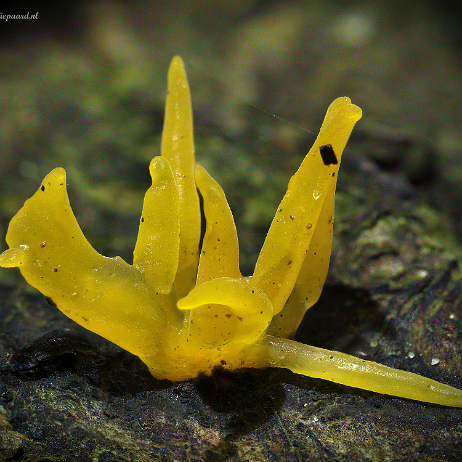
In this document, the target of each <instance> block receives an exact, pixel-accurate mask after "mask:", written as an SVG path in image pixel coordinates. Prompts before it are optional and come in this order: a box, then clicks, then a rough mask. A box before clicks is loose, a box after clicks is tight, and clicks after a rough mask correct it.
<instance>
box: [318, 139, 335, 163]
mask: <svg viewBox="0 0 462 462" xmlns="http://www.w3.org/2000/svg"><path fill="white" fill-rule="evenodd" d="M319 152H320V153H321V157H322V161H323V162H324V165H332V164H334V165H336V164H337V163H338V160H337V156H336V155H335V152H334V149H333V148H332V145H331V144H324V145H323V146H319Z"/></svg>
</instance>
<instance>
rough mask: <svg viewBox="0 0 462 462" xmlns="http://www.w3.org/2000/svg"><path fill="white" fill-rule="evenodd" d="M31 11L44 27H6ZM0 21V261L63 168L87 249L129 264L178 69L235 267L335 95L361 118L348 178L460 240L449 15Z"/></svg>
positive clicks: (259, 7)
mask: <svg viewBox="0 0 462 462" xmlns="http://www.w3.org/2000/svg"><path fill="white" fill-rule="evenodd" d="M451 5H452V6H451ZM27 12H29V13H30V14H36V13H38V18H37V19H29V20H26V19H14V20H13V19H9V20H6V15H8V14H11V15H17V14H27ZM2 15H3V16H2V17H0V38H1V40H0V174H1V176H2V181H1V182H0V210H1V214H0V239H1V242H2V244H1V247H2V249H3V248H5V247H6V245H5V244H4V235H5V233H6V229H7V225H8V222H9V220H10V219H11V217H12V216H13V215H14V214H15V213H16V212H17V210H18V209H19V208H20V207H21V205H22V203H23V202H24V200H25V199H27V198H28V197H29V196H30V195H31V194H33V193H34V192H35V190H36V189H37V188H38V186H39V184H40V182H41V180H42V179H43V177H44V176H45V174H47V173H48V172H49V171H50V170H51V169H52V168H54V167H57V166H62V167H64V168H65V169H66V171H67V174H68V185H69V193H70V196H71V204H72V206H73V208H74V211H75V213H76V215H77V218H78V220H79V223H80V224H81V226H82V228H83V229H84V232H85V234H86V235H87V236H88V238H89V240H90V242H92V244H94V245H95V247H96V248H97V249H98V250H99V251H100V252H102V253H105V254H107V255H110V256H112V255H115V254H120V255H122V256H123V257H124V258H126V259H127V260H129V261H130V259H131V252H132V249H133V245H134V242H135V239H136V233H137V228H138V223H139V221H138V220H139V216H140V210H141V204H142V198H143V194H144V192H145V190H146V189H147V187H148V185H149V174H148V168H147V165H148V162H149V160H150V159H151V158H152V157H153V156H154V155H158V154H159V146H160V134H161V130H162V121H163V106H164V99H165V91H166V74H167V69H168V65H169V62H170V60H171V58H172V56H174V55H176V54H179V55H181V56H182V57H183V59H184V61H185V65H186V69H187V72H188V77H189V80H190V86H191V92H192V99H193V108H194V116H195V138H196V150H197V159H198V161H199V162H200V163H201V164H203V165H204V166H205V167H206V168H207V169H209V170H210V172H211V173H212V175H214V176H215V177H216V178H217V179H218V181H219V182H220V183H221V184H222V185H223V187H224V189H225V192H226V194H227V196H228V199H229V201H230V205H231V208H232V210H233V212H234V214H235V217H236V221H237V223H238V228H239V231H240V235H241V245H242V246H243V249H244V254H248V255H253V254H254V253H255V252H257V251H258V247H259V245H260V244H261V240H262V238H263V237H264V234H265V230H266V228H267V227H268V225H269V222H270V220H271V218H272V216H273V214H274V210H275V207H276V205H277V203H278V202H279V200H280V198H281V197H282V194H283V193H284V190H285V188H286V186H287V180H288V178H289V176H290V175H291V174H293V173H294V171H295V170H296V168H297V167H298V165H299V164H300V162H301V160H302V158H303V156H304V155H305V154H306V152H307V151H308V149H309V147H310V145H311V144H312V142H313V141H314V139H315V136H316V133H317V131H318V130H319V127H320V124H321V122H322V119H323V117H324V114H325V111H326V109H327V107H328V105H329V104H330V103H331V102H332V100H333V99H335V98H336V97H338V96H349V97H350V98H351V99H352V101H353V102H354V103H355V104H357V105H359V106H360V107H361V108H362V109H363V119H362V120H361V121H360V122H359V123H358V124H357V128H356V129H355V132H354V135H353V137H352V140H351V142H350V144H349V146H348V147H347V150H346V156H347V157H346V158H349V159H350V163H353V164H354V165H355V166H356V168H357V169H358V170H361V169H363V170H368V171H370V170H371V169H372V170H374V169H377V171H379V172H381V171H385V172H391V174H392V175H394V178H398V179H399V181H400V182H401V184H402V185H403V188H411V189H412V190H413V191H417V192H418V193H419V194H422V195H423V197H424V198H425V200H427V201H428V202H429V203H431V204H433V205H434V206H435V207H437V208H438V209H439V210H442V211H444V212H446V213H447V214H448V215H449V216H450V217H451V220H452V221H453V226H454V230H455V232H456V233H458V235H459V236H460V235H461V232H462V214H461V209H462V208H461V207H460V204H461V198H462V156H461V153H462V130H461V128H462V111H461V108H462V92H461V88H462V72H461V59H462V56H461V44H462V29H461V28H460V24H461V19H462V18H461V7H457V6H456V7H455V6H454V3H453V2H441V1H440V2H437V1H430V0H427V1H420V2H403V1H397V0H389V1H386V2H385V1H383V2H381V1H379V2H377V1H368V2H367V1H366V2H359V1H334V0H325V1H283V0H280V1H278V0H272V1H262V0H220V1H218V0H197V1H194V2H167V1H164V2H162V1H131V2H129V1H75V0H74V1H71V2H61V3H60V4H56V5H55V4H53V5H52V4H47V5H46V6H45V5H38V4H37V3H34V2H25V3H23V4H21V5H19V4H17V5H16V4H14V3H13V4H10V5H9V6H8V7H4V8H3V9H2ZM339 181H340V182H347V181H348V178H347V177H346V176H345V175H343V176H342V172H341V175H340V180H339ZM245 258H246V257H245V255H244V257H243V259H244V265H246V266H247V265H248V266H251V259H252V257H249V261H246V260H245Z"/></svg>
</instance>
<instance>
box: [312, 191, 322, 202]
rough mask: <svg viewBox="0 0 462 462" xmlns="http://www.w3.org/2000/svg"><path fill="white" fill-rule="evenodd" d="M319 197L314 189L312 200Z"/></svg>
mask: <svg viewBox="0 0 462 462" xmlns="http://www.w3.org/2000/svg"><path fill="white" fill-rule="evenodd" d="M320 195H321V194H319V191H317V190H316V189H315V190H314V191H313V198H314V200H317V199H319V196H320Z"/></svg>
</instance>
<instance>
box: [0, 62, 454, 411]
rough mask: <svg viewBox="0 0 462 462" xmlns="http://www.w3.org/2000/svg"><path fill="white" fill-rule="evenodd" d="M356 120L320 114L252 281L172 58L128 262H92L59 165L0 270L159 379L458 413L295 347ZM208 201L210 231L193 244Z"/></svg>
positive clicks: (422, 382) (420, 393)
mask: <svg viewBox="0 0 462 462" xmlns="http://www.w3.org/2000/svg"><path fill="white" fill-rule="evenodd" d="M360 117H361V110H360V109H359V108H358V107H357V106H355V105H353V104H351V102H350V99H349V98H338V99H336V100H335V101H334V102H333V103H332V104H331V105H330V106H329V109H328V110H327V114H326V117H325V119H324V122H323V124H322V127H321V130H320V132H319V135H318V137H317V139H316V141H315V142H314V145H313V147H312V148H311V150H310V151H309V153H308V154H307V156H306V157H305V159H304V161H303V163H302V165H301V166H300V168H299V169H298V171H297V173H295V175H294V176H293V177H292V178H291V180H290V182H289V186H288V189H287V192H286V194H285V196H284V198H283V199H282V202H281V203H280V205H279V207H278V208H277V210H276V215H275V217H274V220H273V222H272V224H271V227H270V229H269V232H268V235H267V237H266V240H265V243H264V245H263V247H262V250H261V253H260V256H259V258H258V261H257V263H256V266H255V271H254V274H253V275H252V276H251V277H243V276H242V275H241V273H240V271H239V256H238V240H237V233H236V228H235V225H234V220H233V216H232V214H231V210H230V209H229V206H228V204H227V202H226V198H225V195H224V193H223V190H222V189H221V187H220V186H219V185H218V184H217V183H216V181H215V180H214V179H213V178H212V177H211V176H210V175H209V174H208V173H207V172H206V171H205V169H204V168H202V167H201V166H196V167H195V161H194V142H193V125H192V109H191V101H190V94H189V87H188V83H187V80H186V74H185V71H184V67H183V62H182V61H181V59H180V58H179V57H176V58H174V59H173V61H172V64H171V66H170V70H169V74H168V93H167V103H166V110H165V122H164V129H163V135H162V156H160V157H155V158H154V159H153V160H152V162H151V165H150V167H149V170H150V173H151V177H152V186H151V187H150V188H149V190H148V191H147V193H146V196H145V199H144V205H143V213H142V216H141V221H140V227H139V234H138V240H137V242H136V246H135V251H134V256H133V265H129V264H128V263H126V262H125V261H123V260H122V259H121V258H120V257H115V258H107V257H104V256H102V255H100V254H99V253H98V252H96V250H94V249H93V247H92V246H91V245H90V244H89V243H88V241H87V240H86V239H85V237H84V235H83V233H82V231H81V230H80V228H79V225H78V224H77V221H76V219H75V217H74V215H73V213H72V210H71V207H70V205H69V200H68V196H67V192H66V175H65V172H64V170H63V169H62V168H57V169H55V170H53V171H52V172H51V173H49V174H48V175H47V176H46V177H45V179H44V180H43V183H42V185H41V186H40V188H39V189H38V191H37V192H36V193H35V194H34V195H33V196H32V197H31V198H30V199H29V200H27V201H26V202H25V204H24V206H23V208H22V209H21V210H20V211H19V212H18V213H17V214H16V216H15V217H14V218H13V219H12V220H11V223H10V226H9V228H8V233H7V236H6V240H7V243H8V245H9V246H10V248H9V249H8V250H6V251H5V252H4V253H3V254H1V255H0V266H3V267H13V266H17V267H19V269H20V270H21V273H22V274H23V276H24V278H25V279H26V280H27V281H28V282H29V283H30V284H31V285H32V286H34V287H36V288H37V289H39V290H40V291H41V292H42V293H43V294H44V295H45V296H46V297H47V298H48V299H49V300H51V302H52V303H53V304H54V305H56V306H57V307H58V308H59V309H60V310H61V311H62V312H63V313H64V314H66V315H67V316H69V317H70V318H71V319H73V320H74V321H76V322H77V323H78V324H80V325H82V326H84V327H86V328H87V329H89V330H91V331H93V332H96V333H98V334H100V335H101V336H103V337H105V338H106V339H109V340H111V341H112V342H114V343H116V344H117V345H120V346H121V347H122V348H125V349H126V350H128V351H130V352H132V353H133V354H135V355H137V356H139V357H140V358H141V360H142V361H143V362H144V363H145V364H146V365H147V366H148V368H149V370H150V372H151V374H152V375H153V376H154V377H157V378H159V379H170V380H173V381H179V380H187V379H191V378H194V377H196V376H198V375H199V374H201V373H202V374H210V373H211V372H212V371H213V369H214V368H215V367H216V366H222V367H224V368H226V369H237V368H243V367H258V368H262V367H268V366H272V367H283V368H287V369H290V370H292V371H293V372H296V373H299V374H303V375H307V376H310V377H318V378H322V379H326V380H331V381H333V382H338V383H341V384H344V385H349V386H352V387H357V388H362V389H365V390H371V391H375V392H378V393H385V394H389V395H395V396H400V397H404V398H410V399H415V400H420V401H427V402H431V403H437V404H442V405H446V406H458V407H462V391H461V390H457V389H455V388H452V387H450V386H448V385H443V384H440V383H438V382H435V381H433V380H430V379H427V378H425V377H421V376H419V375H416V374H411V373H409V372H405V371H400V370H396V369H392V368H390V367H386V366H383V365H381V364H377V363H373V362H370V361H365V360H363V359H358V358H356V357H353V356H349V355H347V354H344V353H339V352H335V351H328V350H324V349H321V348H317V347H314V346H309V345H304V344H301V343H298V342H295V341H292V340H288V338H289V337H291V336H293V334H294V333H295V331H296V329H297V327H298V325H299V323H300V321H301V319H302V317H303V316H304V314H305V312H306V310H307V309H308V308H309V307H310V306H312V305H313V304H314V303H315V302H316V301H317V299H318V298H319V295H320V293H321V290H322V287H323V284H324V281H325V278H326V274H327V269H328V265H329V254H330V248H331V240H332V225H333V214H334V195H335V185H336V180H337V172H338V168H339V163H340V157H341V154H342V151H343V149H344V147H345V145H346V143H347V140H348V138H349V136H350V133H351V131H352V129H353V126H354V125H355V123H356V122H357V121H358V120H359V119H360ZM196 187H197V188H198V189H199V191H200V194H201V195H202V197H203V202H204V214H205V218H206V224H207V227H206V233H205V236H204V239H203V243H202V247H201V249H199V240H200V226H201V218H200V207H199V200H198V195H197V191H196Z"/></svg>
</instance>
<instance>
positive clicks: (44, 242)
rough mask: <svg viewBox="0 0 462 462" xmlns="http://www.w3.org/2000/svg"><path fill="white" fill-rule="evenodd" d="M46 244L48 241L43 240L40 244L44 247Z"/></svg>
mask: <svg viewBox="0 0 462 462" xmlns="http://www.w3.org/2000/svg"><path fill="white" fill-rule="evenodd" d="M46 245H47V241H43V242H42V243H41V244H40V248H41V249H43V248H44V247H45V246H46Z"/></svg>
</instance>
